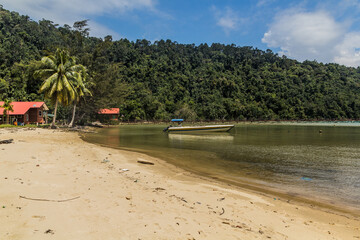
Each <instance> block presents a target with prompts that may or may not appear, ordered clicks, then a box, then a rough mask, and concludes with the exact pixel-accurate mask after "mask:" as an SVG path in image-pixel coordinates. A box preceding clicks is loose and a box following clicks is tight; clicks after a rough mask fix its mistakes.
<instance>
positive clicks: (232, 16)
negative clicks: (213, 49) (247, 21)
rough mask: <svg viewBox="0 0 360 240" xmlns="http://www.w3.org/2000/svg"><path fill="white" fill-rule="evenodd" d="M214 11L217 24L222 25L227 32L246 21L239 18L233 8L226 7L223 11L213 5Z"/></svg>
mask: <svg viewBox="0 0 360 240" xmlns="http://www.w3.org/2000/svg"><path fill="white" fill-rule="evenodd" d="M212 11H213V12H214V16H215V19H216V25H218V26H220V27H221V28H222V29H223V30H224V32H225V33H226V34H229V33H230V31H232V30H236V29H238V28H239V25H240V23H241V22H242V21H244V19H241V18H239V17H238V16H237V14H236V13H235V12H234V11H233V10H232V9H231V8H226V9H225V10H223V11H221V10H219V9H217V8H216V7H212Z"/></svg>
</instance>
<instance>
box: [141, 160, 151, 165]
mask: <svg viewBox="0 0 360 240" xmlns="http://www.w3.org/2000/svg"><path fill="white" fill-rule="evenodd" d="M137 162H138V163H141V164H148V165H155V163H152V162H147V161H140V160H139V161H137Z"/></svg>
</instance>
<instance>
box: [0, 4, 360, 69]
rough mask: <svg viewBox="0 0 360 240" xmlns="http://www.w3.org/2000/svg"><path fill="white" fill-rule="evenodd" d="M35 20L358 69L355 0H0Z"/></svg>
mask: <svg viewBox="0 0 360 240" xmlns="http://www.w3.org/2000/svg"><path fill="white" fill-rule="evenodd" d="M0 4H2V5H3V6H4V8H6V9H9V10H12V11H18V12H20V13H21V14H25V15H28V16H30V18H32V19H33V20H39V19H42V18H45V19H48V20H52V21H53V22H54V23H59V24H61V25H63V24H69V25H71V26H72V24H73V22H75V21H78V20H83V19H89V20H90V21H89V23H90V28H91V35H93V36H97V37H104V36H106V35H112V36H113V39H119V38H127V39H129V40H133V41H135V40H136V39H143V38H145V39H147V40H150V41H152V42H154V41H156V40H160V39H171V40H172V41H177V42H179V43H195V44H196V45H198V44H200V43H208V44H211V43H214V42H215V43H224V44H235V45H237V46H253V47H256V48H259V49H263V50H266V49H268V48H270V49H272V50H273V51H274V52H277V53H279V55H286V56H288V57H289V58H293V59H297V60H299V61H303V60H317V61H319V62H325V63H327V62H336V63H339V64H344V65H347V66H354V67H357V66H360V0H338V1H335V0H325V1H315V0H313V1H306V0H305V1H291V0H290V1H284V0H252V1H250V0H245V1H240V0H237V1H236V0H192V1H190V0H182V1H180V0H72V1H69V0H1V3H0Z"/></svg>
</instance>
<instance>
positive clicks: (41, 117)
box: [0, 102, 49, 124]
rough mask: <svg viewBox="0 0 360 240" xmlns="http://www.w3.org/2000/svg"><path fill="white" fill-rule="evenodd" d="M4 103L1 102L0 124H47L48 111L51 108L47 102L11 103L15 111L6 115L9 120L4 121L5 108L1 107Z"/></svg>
mask: <svg viewBox="0 0 360 240" xmlns="http://www.w3.org/2000/svg"><path fill="white" fill-rule="evenodd" d="M3 104H4V102H0V124H2V123H3V122H5V123H6V122H7V121H8V123H10V124H12V123H13V122H15V121H16V122H17V123H18V124H43V123H47V111H48V110H49V108H48V107H47V106H46V104H45V102H11V103H10V104H11V105H12V107H13V110H14V111H8V112H7V113H6V115H7V117H8V118H9V120H7V119H3V117H4V116H3V112H4V108H2V107H1V106H2V105H3Z"/></svg>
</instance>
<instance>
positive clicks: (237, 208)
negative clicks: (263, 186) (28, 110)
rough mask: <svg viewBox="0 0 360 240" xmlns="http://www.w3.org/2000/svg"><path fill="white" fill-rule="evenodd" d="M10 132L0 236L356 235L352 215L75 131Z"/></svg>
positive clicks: (4, 132)
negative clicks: (186, 167)
mask: <svg viewBox="0 0 360 240" xmlns="http://www.w3.org/2000/svg"><path fill="white" fill-rule="evenodd" d="M9 138H13V139H14V143H12V144H1V145H0V166H1V167H0V193H1V194H0V239H30V240H32V239H80V240H81V239H143V240H144V239H360V220H359V218H358V216H357V215H356V214H354V215H350V214H342V213H339V212H335V211H332V210H331V209H320V208H318V207H311V205H309V204H301V203H298V202H296V201H287V200H288V199H286V196H285V195H281V198H280V199H279V198H278V196H272V195H271V193H267V194H264V193H258V192H256V191H253V190H251V189H245V188H240V187H234V186H230V185H227V184H225V183H217V182H215V181H209V180H208V179H206V178H203V177H199V176H197V175H195V174H191V173H189V172H187V171H184V170H182V169H179V168H176V167H174V166H171V165H169V164H166V163H165V162H164V161H162V160H160V159H156V158H153V157H149V156H147V155H144V154H141V153H136V152H130V151H123V150H117V149H111V148H105V147H101V146H97V145H94V144H90V143H87V142H84V141H82V140H81V139H80V137H79V135H78V133H74V132H62V131H59V130H56V131H54V130H47V129H33V130H28V129H0V140H3V139H9ZM138 161H143V162H144V161H145V162H151V163H154V165H149V164H141V163H138Z"/></svg>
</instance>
